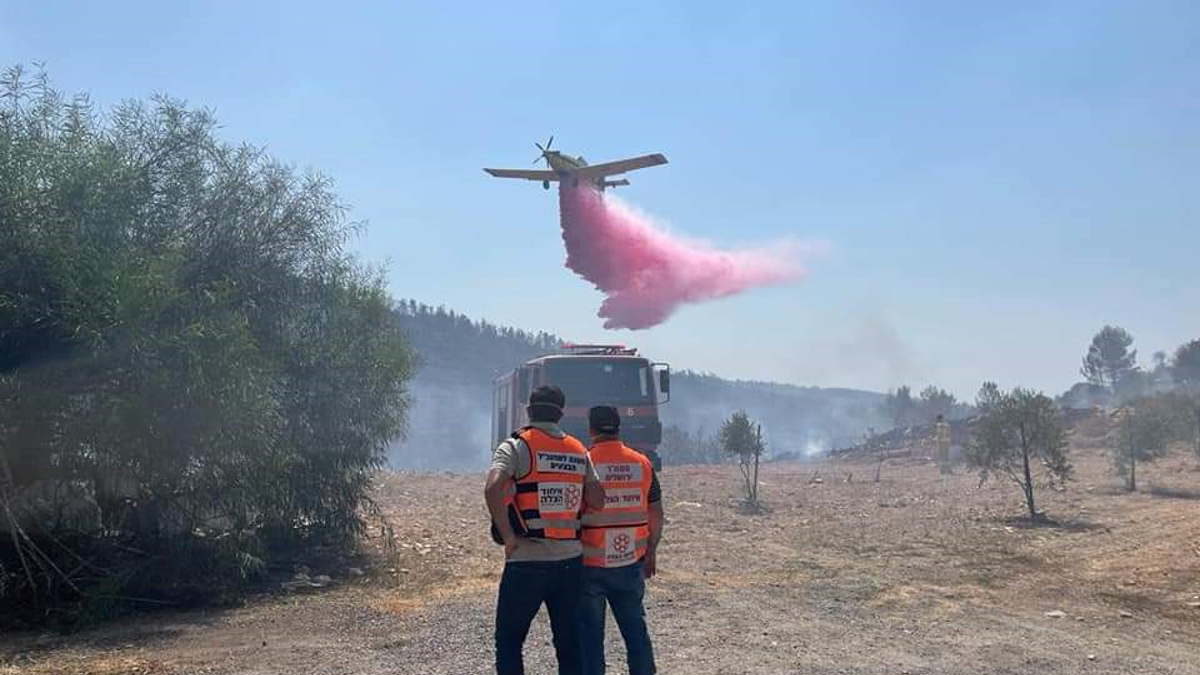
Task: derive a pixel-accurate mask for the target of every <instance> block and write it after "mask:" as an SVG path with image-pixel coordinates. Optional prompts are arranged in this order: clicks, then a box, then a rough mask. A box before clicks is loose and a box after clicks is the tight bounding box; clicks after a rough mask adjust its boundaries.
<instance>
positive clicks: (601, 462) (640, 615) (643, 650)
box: [579, 406, 663, 675]
mask: <svg viewBox="0 0 1200 675" xmlns="http://www.w3.org/2000/svg"><path fill="white" fill-rule="evenodd" d="M588 427H589V433H590V434H591V436H592V447H591V448H590V449H589V450H588V454H589V455H591V458H592V464H594V465H595V467H596V472H597V473H598V474H599V475H600V485H601V486H603V487H604V495H605V499H604V503H603V505H602V506H600V507H599V508H597V507H596V506H594V505H593V504H591V503H590V502H589V503H588V505H587V507H586V508H585V509H584V512H583V600H582V601H581V603H580V607H579V623H580V627H581V631H582V638H583V643H582V644H583V673H584V675H603V674H604V669H605V663H604V619H605V610H604V608H605V604H606V603H607V605H608V606H609V607H612V612H613V617H615V618H616V620H617V627H618V628H619V629H620V630H621V636H622V637H624V638H625V653H626V656H627V660H628V662H629V673H630V675H651V674H652V673H654V672H655V666H654V649H653V647H652V646H651V644H650V633H649V631H647V630H646V610H645V607H644V606H643V604H642V597H643V596H644V595H645V591H646V582H645V579H648V578H650V577H652V576H654V573H655V572H656V569H655V568H656V560H655V554H656V551H657V549H658V540H659V538H660V537H661V536H662V523H663V509H662V492H661V490H660V489H659V487H658V476H656V475H655V474H654V467H653V465H652V464H651V463H650V460H649V459H647V458H646V456H645V455H643V454H642V453H640V452H638V451H637V450H634V449H632V448H630V447H628V446H626V445H625V444H624V443H622V442H621V439H620V435H619V434H620V429H621V416H620V415H619V414H618V413H617V409H616V408H613V407H612V406H596V407H595V408H592V409H591V410H590V411H588Z"/></svg>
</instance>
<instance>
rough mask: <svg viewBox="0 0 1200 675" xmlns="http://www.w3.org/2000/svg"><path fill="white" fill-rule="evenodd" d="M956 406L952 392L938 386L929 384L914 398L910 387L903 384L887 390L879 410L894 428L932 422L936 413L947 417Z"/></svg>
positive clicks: (935, 417)
mask: <svg viewBox="0 0 1200 675" xmlns="http://www.w3.org/2000/svg"><path fill="white" fill-rule="evenodd" d="M957 406H958V401H957V400H956V399H955V397H954V394H951V393H950V392H948V391H946V390H945V389H942V388H940V387H936V386H933V385H929V386H927V387H925V388H924V389H922V390H921V393H920V394H919V395H918V396H917V397H916V398H914V397H913V395H912V388H910V387H909V386H908V385H904V386H901V387H899V388H897V389H896V390H895V391H891V392H888V394H887V395H886V396H885V397H884V399H883V403H882V405H881V411H882V412H883V414H884V415H886V416H887V418H888V419H890V420H891V422H892V426H893V427H894V428H899V427H908V426H913V425H927V424H932V423H933V422H934V420H936V419H937V416H938V415H942V416H943V417H945V418H947V419H949V418H950V417H952V416H953V414H954V412H955V408H956V407H957Z"/></svg>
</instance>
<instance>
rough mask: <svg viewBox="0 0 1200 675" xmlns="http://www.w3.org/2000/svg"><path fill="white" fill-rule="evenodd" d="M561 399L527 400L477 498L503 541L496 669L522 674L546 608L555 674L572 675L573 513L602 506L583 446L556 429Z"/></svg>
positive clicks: (577, 554)
mask: <svg viewBox="0 0 1200 675" xmlns="http://www.w3.org/2000/svg"><path fill="white" fill-rule="evenodd" d="M564 405H566V397H565V396H564V395H563V392H562V390H561V389H559V388H558V387H555V386H541V387H538V388H537V389H534V390H533V392H532V393H531V394H530V395H529V407H528V409H527V410H528V413H529V420H530V422H529V426H527V427H525V428H524V429H521V430H519V431H517V432H516V433H514V434H513V435H512V438H510V439H508V440H506V441H504V442H503V443H501V444H500V445H499V446H498V447H497V448H496V451H495V453H494V454H493V456H492V467H491V470H490V471H489V472H488V477H487V485H486V486H485V488H484V497H485V499H486V500H487V505H488V511H489V512H490V513H491V516H492V536H493V538H494V539H496V540H497V542H498V543H503V544H504V557H505V564H504V574H503V575H502V576H501V578H500V591H499V597H498V598H497V601H496V633H495V639H496V672H497V673H498V674H499V675H523V674H524V672H525V665H524V660H523V658H522V655H521V650H522V647H523V646H524V644H525V636H526V635H527V634H528V633H529V625H530V623H531V622H532V621H533V617H535V616H536V615H537V613H538V610H539V609H541V606H542V605H543V604H544V605H546V613H547V614H549V615H550V630H551V631H552V632H553V634H554V651H555V654H556V656H557V657H558V672H559V675H580V673H581V672H582V662H581V657H580V649H579V647H580V643H579V625H578V620H577V616H576V615H577V612H578V607H579V598H580V593H581V589H582V583H583V578H582V560H581V556H582V553H583V547H582V544H581V543H580V530H581V523H580V515H581V512H582V509H583V506H584V503H585V502H586V503H587V504H591V505H596V506H600V505H603V504H604V490H603V488H601V487H600V482H599V478H598V477H597V475H596V470H595V468H594V467H593V466H592V462H591V459H590V458H589V457H588V454H587V449H586V448H584V447H583V444H582V443H580V442H579V441H577V440H576V439H574V438H572V437H570V436H568V435H567V434H566V433H564V432H563V431H562V429H560V428H559V426H558V421H559V420H560V419H561V418H562V414H563V406H564Z"/></svg>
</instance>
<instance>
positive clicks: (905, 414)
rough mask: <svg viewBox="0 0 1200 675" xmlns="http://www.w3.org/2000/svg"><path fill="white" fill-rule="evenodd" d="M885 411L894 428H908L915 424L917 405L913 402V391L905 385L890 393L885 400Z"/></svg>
mask: <svg viewBox="0 0 1200 675" xmlns="http://www.w3.org/2000/svg"><path fill="white" fill-rule="evenodd" d="M883 410H884V412H885V414H886V415H887V416H888V418H889V419H890V420H891V421H892V426H893V427H906V426H908V425H910V424H913V423H914V422H915V418H916V410H917V403H916V401H914V400H913V397H912V389H911V388H909V386H908V385H904V386H901V387H899V388H898V389H896V391H889V392H888V394H887V398H885V399H884V400H883Z"/></svg>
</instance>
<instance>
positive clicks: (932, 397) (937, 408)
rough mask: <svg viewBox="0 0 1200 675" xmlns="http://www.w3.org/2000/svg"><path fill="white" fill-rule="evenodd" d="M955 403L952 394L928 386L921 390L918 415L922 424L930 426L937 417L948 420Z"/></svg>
mask: <svg viewBox="0 0 1200 675" xmlns="http://www.w3.org/2000/svg"><path fill="white" fill-rule="evenodd" d="M955 403H956V401H955V398H954V394H951V393H950V392H948V391H946V390H945V389H941V388H939V387H935V386H933V385H929V386H928V387H925V388H924V389H922V390H921V396H920V411H921V412H920V415H921V422H922V423H923V424H932V423H933V421H934V420H936V419H937V417H938V415H941V416H942V417H945V418H948V417H950V412H951V411H952V410H953V409H954V404H955Z"/></svg>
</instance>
